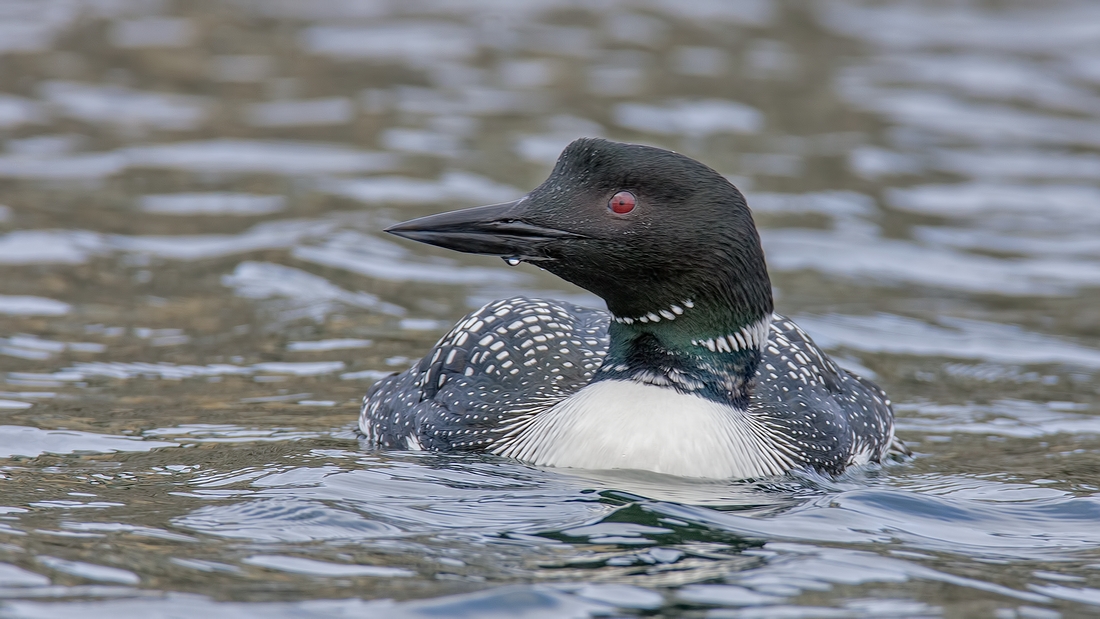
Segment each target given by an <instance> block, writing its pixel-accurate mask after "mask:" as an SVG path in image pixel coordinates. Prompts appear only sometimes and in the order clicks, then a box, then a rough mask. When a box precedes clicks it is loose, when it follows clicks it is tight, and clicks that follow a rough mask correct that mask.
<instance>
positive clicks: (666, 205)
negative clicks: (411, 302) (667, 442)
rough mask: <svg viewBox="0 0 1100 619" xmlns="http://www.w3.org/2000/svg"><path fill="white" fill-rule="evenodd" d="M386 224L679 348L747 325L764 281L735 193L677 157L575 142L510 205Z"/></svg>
mask: <svg viewBox="0 0 1100 619" xmlns="http://www.w3.org/2000/svg"><path fill="white" fill-rule="evenodd" d="M386 231H387V232H390V233H393V234H396V235H398V236H402V237H405V238H409V239H413V240H416V241H421V242H424V243H429V244H432V245H437V246H439V247H446V248H449V249H454V250H458V251H463V252H470V253H478V254H488V255H495V256H501V257H503V258H505V259H507V260H508V261H509V262H510V263H515V262H516V261H517V260H521V261H525V262H531V263H533V264H536V265H538V266H539V267H541V268H543V269H546V270H547V271H550V272H552V273H554V274H556V275H558V276H559V277H561V278H563V279H565V280H568V281H570V282H573V283H574V284H577V285H578V286H581V287H582V288H585V289H586V290H589V291H590V292H592V293H594V294H596V295H598V296H600V297H601V298H603V299H604V301H606V302H607V307H608V309H609V310H610V311H611V313H612V314H613V315H614V317H615V320H616V322H617V323H618V324H619V325H620V327H627V328H629V329H630V330H631V331H637V332H645V333H653V334H661V335H662V339H668V338H671V339H672V340H680V341H681V342H680V343H681V344H683V345H686V344H687V342H689V341H691V342H692V343H694V342H698V341H702V340H704V339H705V338H708V337H714V336H721V335H724V334H732V333H735V332H737V330H738V329H741V328H744V327H746V326H748V325H759V324H761V323H762V322H763V321H766V320H767V319H768V318H769V317H770V316H771V312H772V294H771V284H770V282H769V280H768V273H767V269H766V267H765V264H764V254H763V251H762V250H761V248H760V238H759V236H758V235H757V232H756V226H755V225H754V224H753V220H752V214H751V213H750V211H749V209H748V207H747V206H746V204H745V198H744V197H743V196H742V195H741V192H740V191H738V190H737V188H736V187H734V186H733V185H732V184H730V182H729V181H727V180H726V179H725V178H724V177H722V175H720V174H718V173H717V172H716V171H714V170H712V169H711V168H709V167H707V166H705V165H703V164H702V163H699V162H698V161H695V160H693V159H690V158H688V157H685V156H683V155H681V154H678V153H675V152H672V151H668V150H664V149H660V148H654V147H650V146H642V145H637V144H622V143H618V142H611V141H608V140H603V139H594V138H582V139H579V140H576V141H574V142H573V143H571V144H570V145H569V146H568V147H566V149H565V150H564V151H563V152H562V154H561V156H560V157H559V158H558V161H557V164H556V165H555V167H554V170H553V172H551V174H550V176H549V178H547V179H546V181H545V182H543V183H542V184H541V185H539V186H538V187H536V188H535V189H534V190H533V191H531V192H530V193H529V194H527V195H526V196H524V197H522V198H520V199H519V200H516V201H514V202H508V203H504V204H494V205H490V206H482V207H475V208H469V209H463V210H458V211H451V212H447V213H441V214H438V215H431V216H428V217H422V218H419V219H414V220H411V221H407V222H404V223H400V224H397V225H394V226H391V227H390V228H388V229H387V230H386Z"/></svg>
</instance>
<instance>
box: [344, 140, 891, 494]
mask: <svg viewBox="0 0 1100 619" xmlns="http://www.w3.org/2000/svg"><path fill="white" fill-rule="evenodd" d="M386 231H387V232H390V233H392V234H396V235H398V236H402V237H405V238H408V239H413V240H416V241H421V242H424V243H428V244H431V245H437V246H439V247H445V248H449V249H454V250H458V251H463V252H470V253H477V254H488V255H494V256H501V257H503V258H504V259H505V260H506V261H507V262H508V263H509V264H512V265H515V264H518V263H519V262H530V263H533V264H535V265H537V266H539V267H541V268H543V269H545V270H547V271H550V272H551V273H554V274H556V275H558V276H559V277H561V278H563V279H565V280H568V281H570V282H573V283H575V284H577V285H579V286H581V287H582V288H585V289H587V290H589V291H591V292H593V293H595V294H596V295H598V296H600V297H602V298H603V300H604V301H605V302H606V303H607V309H608V310H609V311H607V312H605V311H600V310H594V309H587V308H582V307H578V306H576V305H573V304H570V303H565V302H560V301H550V300H541V299H531V298H525V297H516V298H511V299H505V300H501V301H495V302H493V303H490V304H488V305H486V306H485V307H482V308H481V309H479V310H477V311H475V312H473V313H471V314H469V315H468V316H467V317H465V318H464V319H462V320H461V321H459V322H458V324H456V325H455V326H454V327H453V328H452V329H451V331H450V332H449V333H447V334H446V335H445V336H444V337H443V338H442V339H441V340H440V341H439V343H438V344H436V346H435V347H434V348H433V349H432V350H431V351H429V353H428V354H427V356H425V357H424V358H423V359H422V360H421V361H420V362H419V363H417V364H415V365H413V366H412V367H411V368H409V369H408V370H406V371H404V372H402V373H400V374H397V375H392V376H389V377H387V378H384V379H382V380H381V381H379V382H378V383H376V384H375V385H373V386H372V387H371V389H370V390H369V391H368V392H367V395H366V396H365V397H364V398H363V408H362V411H361V412H360V416H359V428H360V430H361V431H362V432H363V434H364V435H365V436H366V438H367V441H368V442H369V443H370V444H372V445H373V446H376V447H388V448H398V449H423V450H436V451H475V452H488V453H492V454H498V455H501V456H509V457H513V458H516V459H519V460H521V461H524V462H528V463H531V464H535V465H544V466H560V467H575V468H587V469H642V470H648V471H655V472H659V473H666V474H671V475H679V476H685V477H701V478H737V479H745V478H759V477H765V476H770V475H780V474H784V473H787V472H789V471H791V470H795V469H813V470H817V471H819V472H823V473H827V474H836V473H840V472H841V471H843V470H844V469H845V468H846V467H848V466H851V465H856V464H864V463H868V462H879V461H881V460H882V459H883V458H885V457H886V456H887V455H888V454H889V453H891V452H897V453H907V450H906V448H905V446H904V445H903V444H902V443H901V442H900V441H899V440H898V439H896V438H895V437H894V419H893V411H892V409H891V407H890V400H889V399H888V398H887V396H886V394H885V393H884V392H883V391H882V389H880V388H879V387H878V386H877V385H875V384H873V383H871V382H870V381H868V380H866V379H863V378H860V377H858V376H856V375H854V374H851V373H849V372H846V371H845V370H843V369H841V368H839V367H837V365H836V364H835V363H833V362H832V361H831V360H830V359H829V358H828V357H827V356H826V355H825V353H824V352H823V351H822V350H821V349H820V348H818V347H817V346H816V345H815V344H814V343H813V341H811V340H810V338H809V336H807V335H806V334H805V333H804V332H803V331H802V330H801V329H799V328H798V327H797V326H796V325H795V324H794V322H792V321H791V320H790V319H788V318H785V317H783V316H780V315H779V314H775V313H773V311H772V289H771V283H770V281H769V279H768V272H767V269H766V267H765V265H764V254H763V251H762V250H761V248H760V238H759V236H758V235H757V232H756V226H755V225H754V223H753V220H752V215H751V213H750V211H749V208H748V206H747V205H746V203H745V199H744V197H743V196H742V195H741V192H740V191H738V190H737V188H736V187H734V186H733V185H732V184H730V182H729V181H727V180H726V179H725V178H724V177H722V176H721V175H720V174H718V173H717V172H715V171H714V170H712V169H711V168H709V167H707V166H705V165H703V164H702V163H699V162H697V161H695V160H693V159H690V158H688V157H685V156H683V155H680V154H677V153H674V152H671V151H667V150H662V149H659V148H654V147H649V146H640V145H636V144H621V143H617V142H611V141H607V140H602V139H594V138H582V139H579V140H576V141H574V142H573V143H571V144H570V145H569V146H568V147H566V149H565V150H564V151H563V152H562V154H561V156H560V157H559V158H558V161H557V164H556V165H555V167H554V170H553V172H551V174H550V176H549V178H548V179H547V180H546V181H545V182H543V183H542V184H541V185H539V186H538V187H537V188H535V189H534V190H533V191H531V193H529V194H527V195H526V196H524V197H522V198H520V199H518V200H516V201H514V202H508V203H504V204H494V205H490V206H482V207H476V208H469V209H463V210H459V211H452V212H447V213H441V214H438V215H431V216H428V217H421V218H419V219H414V220H411V221H407V222H404V223H400V224H397V225H394V226H391V227H389V228H387V229H386Z"/></svg>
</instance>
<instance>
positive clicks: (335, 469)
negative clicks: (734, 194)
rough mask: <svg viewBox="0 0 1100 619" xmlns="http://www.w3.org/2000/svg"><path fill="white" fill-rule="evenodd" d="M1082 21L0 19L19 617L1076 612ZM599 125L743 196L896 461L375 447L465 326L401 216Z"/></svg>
mask: <svg viewBox="0 0 1100 619" xmlns="http://www.w3.org/2000/svg"><path fill="white" fill-rule="evenodd" d="M1097 24H1100V7H1098V6H1097V5H1096V4H1095V3H1092V2H1087V1H1084V0H1078V1H1075V0H1059V1H1057V2H1053V1H1052V2H1045V3H1043V4H1042V6H1037V5H1032V4H1028V3H1017V2H1008V1H1004V2H1000V1H998V2H980V1H978V0H973V1H969V0H967V1H959V2H942V3H941V2H921V3H916V2H906V1H902V0H890V1H884V2H878V1H876V2H871V1H866V2H865V1H860V0H829V1H825V2H813V3H811V2H799V1H783V0H745V1H739V2H720V1H703V0H700V1H695V2H683V1H679V2H671V1H665V0H645V1H638V2H625V1H615V0H612V1H607V2H599V3H581V2H572V1H570V0H540V1H539V2H494V1H481V2H474V1H472V0H471V1H455V2H439V1H433V0H415V1H401V2H389V1H384V0H378V1H362V2H359V1H350V0H324V1H314V2H293V1H251V0H222V1H214V0H211V1H209V2H199V3H188V2H178V3H173V2H167V1H161V0H118V1H112V2H103V1H100V0H95V1H92V0H52V1H51V0H40V1H30V0H9V1H8V2H4V3H2V4H0V204H2V206H0V272H2V273H3V277H2V278H0V381H2V382H0V488H2V489H3V491H2V492H0V616H3V617H12V618H32V617H58V616H80V617H110V618H111V619H118V618H125V617H135V618H136V617H151V616H199V615H202V616H208V617H212V618H222V617H253V616H259V615H263V616H268V617H292V616H293V617H298V616H305V615H308V616H317V617H347V616H357V617H427V616H437V617H438V616H447V617H493V616H497V617H517V616H523V617H585V616H605V615H626V616H630V615H655V614H656V615H664V616H699V617H702V616H708V617H710V616H713V617H853V616H865V617H893V616H897V617H936V616H948V617H984V616H988V617H998V618H1002V619H1005V618H1012V617H1022V618H1049V617H1058V616H1067V617H1071V616H1090V615H1093V614H1096V613H1100V488H1098V486H1100V437H1098V434H1100V418H1098V417H1097V414H1096V413H1097V389H1096V378H1097V374H1098V372H1100V314H1098V313H1097V311H1096V309H1095V308H1096V307H1098V306H1100V294H1098V290H1100V242H1098V241H1097V239H1100V182H1098V180H1097V179H1098V178H1100V26H1098V25H1097ZM583 135H589V136H591V135H596V136H606V137H610V138H614V139H619V140H629V141H638V142H645V143H649V144H655V145H660V146H664V147H668V148H673V149H676V150H679V151H681V152H683V153H685V154H688V155H689V156H692V157H696V158H698V159H701V160H703V161H705V162H707V163H708V164H710V165H711V166H713V167H714V168H715V169H717V170H718V171H719V172H721V173H723V174H725V175H728V176H729V178H730V179H731V180H733V182H735V183H736V184H737V185H738V186H739V187H740V188H741V189H742V190H743V191H744V192H745V193H746V195H747V196H748V199H749V203H750V205H751V206H752V207H753V209H754V212H755V215H756V218H757V221H758V223H759V225H760V227H761V235H762V238H763V242H764V245H765V250H766V252H767V259H768V263H769V266H770V268H771V271H772V278H773V282H774V284H775V287H776V296H777V305H778V308H779V309H780V311H782V312H784V313H786V314H788V315H791V316H794V317H796V318H797V320H798V321H799V323H800V324H801V325H802V326H804V327H805V328H806V329H807V331H809V332H810V334H811V335H812V336H814V337H815V338H816V339H817V341H818V342H819V343H820V344H822V345H823V346H825V347H826V348H827V349H829V351H830V352H831V353H832V354H833V355H834V356H835V358H837V359H838V360H839V361H840V362H841V363H843V364H844V365H845V366H846V367H849V368H852V369H854V370H855V371H858V372H860V373H863V374H864V375H867V376H869V377H872V378H874V379H875V380H876V381H878V382H879V383H881V384H882V385H883V386H884V387H885V388H886V389H887V391H888V392H889V393H890V394H891V396H892V397H893V399H894V401H895V402H896V403H897V404H896V408H897V412H898V427H899V433H900V435H901V436H902V437H903V438H904V439H905V440H906V441H907V442H908V443H909V445H911V446H912V447H913V449H914V451H915V452H916V453H917V456H916V458H915V459H913V460H912V461H909V462H905V463H900V464H893V465H889V466H887V467H884V468H869V469H863V470H858V471H853V472H850V473H848V474H846V475H845V476H843V477H841V478H839V479H825V478H818V477H814V476H805V475H803V476H798V477H792V478H785V479H773V480H761V481H757V482H752V483H743V482H700V481H691V480H682V479H675V478H666V477H662V476H658V475H650V474H643V473H632V472H617V473H592V472H583V471H567V470H551V469H547V470H543V469H537V468H532V467H528V466H524V465H520V464H517V463H514V462H511V461H506V460H501V459H498V458H492V457H478V456H469V455H441V454H425V453H404V452H388V453H375V452H372V451H370V450H368V449H366V448H365V447H364V446H363V445H361V444H360V443H359V439H358V438H357V436H356V434H355V432H354V425H355V417H356V412H357V403H358V401H359V398H360V397H361V396H362V394H363V392H364V391H365V390H366V388H367V387H368V386H369V385H370V384H371V383H372V381H374V380H377V379H378V378H379V377H381V376H385V375H386V374H388V373H390V372H392V371H395V370H400V369H403V368H404V367H407V365H408V364H409V363H410V362H412V361H413V360H415V359H417V358H418V357H419V356H420V355H421V354H422V353H423V352H424V351H425V350H426V349H427V348H428V347H429V346H430V345H431V344H432V343H433V342H434V341H435V340H436V339H437V338H439V337H440V336H441V335H442V334H443V333H444V332H445V330H446V329H447V328H448V327H449V326H450V325H451V324H453V322H454V321H455V320H457V319H458V318H459V317H461V316H462V315H463V314H464V313H465V312H467V311H469V310H470V309H472V308H474V307H477V306H478V305H480V304H482V303H484V302H487V301H489V300H492V299H496V298H500V297H502V296H506V295H511V294H528V295H546V296H552V297H555V298H561V299H568V300H572V301H575V302H579V303H585V304H596V305H598V304H599V303H600V302H599V300H598V299H595V298H594V297H592V296H591V295H590V294H588V293H586V292H584V291H582V290H579V289H576V288H573V287H570V286H569V285H567V284H564V283H562V282H561V281H559V280H557V279H555V278H553V277H551V276H549V275H547V274H544V273H542V272H540V271H538V270H536V269H534V268H532V267H530V266H521V267H518V268H509V267H508V266H507V265H505V264H504V263H503V262H501V261H499V260H495V259H489V258H480V257H471V256H464V255H457V254H451V253H446V252H443V251H437V250H435V249H432V248H428V247H425V246H416V245H412V244H408V243H405V242H403V241H400V240H396V239H394V238H392V237H386V236H384V235H383V234H381V233H380V230H381V229H382V228H383V227H385V226H386V225H387V224H389V223H392V222H395V221H400V220H404V219H408V218H411V217H416V216H421V215H426V214H430V213H434V212H439V211H443V210H448V209H452V208H456V207H460V206H468V205H475V204H482V203H490V202H499V201H503V200H508V199H512V198H514V197H516V196H519V195H522V194H523V192H524V191H526V190H528V189H530V188H531V187H533V186H534V185H535V184H537V183H538V182H540V181H541V180H542V179H543V178H544V177H545V175H546V173H547V172H548V170H549V168H550V166H551V165H552V164H553V161H554V158H555V157H556V156H557V154H558V152H559V151H560V150H561V148H562V147H563V146H564V145H565V144H567V143H568V142H569V141H570V140H571V139H573V138H575V137H579V136H583Z"/></svg>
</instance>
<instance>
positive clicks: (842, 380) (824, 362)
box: [749, 314, 905, 473]
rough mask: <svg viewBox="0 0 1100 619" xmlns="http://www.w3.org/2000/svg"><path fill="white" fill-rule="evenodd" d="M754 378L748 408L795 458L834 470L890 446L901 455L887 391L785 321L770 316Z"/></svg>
mask: <svg viewBox="0 0 1100 619" xmlns="http://www.w3.org/2000/svg"><path fill="white" fill-rule="evenodd" d="M757 380H758V382H757V386H756V389H755V391H754V393H753V397H752V401H751V402H750V405H749V412H750V413H751V414H752V415H753V416H754V417H755V418H756V419H758V420H760V421H761V423H764V424H767V425H768V426H770V427H771V428H773V429H774V430H775V431H776V436H778V437H780V441H779V442H780V443H781V446H782V448H784V450H785V451H787V452H788V454H789V455H790V456H791V458H792V460H794V461H795V462H801V463H805V464H807V465H808V464H809V463H813V468H816V469H818V470H821V471H824V472H828V473H839V472H841V471H843V470H844V468H845V467H847V466H848V465H850V464H860V463H866V462H878V461H880V460H881V459H882V458H883V457H884V456H885V455H886V454H887V451H888V450H890V449H892V448H893V449H895V450H901V451H902V452H903V453H904V452H905V447H904V445H902V444H901V442H900V441H897V440H896V439H894V427H893V426H894V413H893V410H892V409H891V408H890V400H889V398H888V397H887V396H886V393H885V392H884V391H883V390H882V389H881V388H879V386H878V385H876V384H874V383H873V382H871V381H869V380H867V379H865V378H861V377H859V376H856V375H854V374H851V373H849V372H848V371H846V370H844V369H843V368H840V367H838V366H837V365H836V363H834V362H833V361H832V359H830V358H829V357H828V355H826V354H825V352H824V351H822V350H821V349H820V348H818V346H817V344H814V342H813V340H811V339H810V336H809V335H807V334H806V332H804V331H803V330H802V329H800V328H799V327H798V325H796V324H795V323H794V322H793V321H791V320H790V319H789V318H786V317H784V316H781V315H779V314H775V315H774V316H773V318H772V324H771V330H770V332H769V334H768V342H767V344H766V345H765V346H764V350H763V356H762V359H761V362H760V367H759V368H758V369H757ZM895 443H896V445H897V447H894V444H895Z"/></svg>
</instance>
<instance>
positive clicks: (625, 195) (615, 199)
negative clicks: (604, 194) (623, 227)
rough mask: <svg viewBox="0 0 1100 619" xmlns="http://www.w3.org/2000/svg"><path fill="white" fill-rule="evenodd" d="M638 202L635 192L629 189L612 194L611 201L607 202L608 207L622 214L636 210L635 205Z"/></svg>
mask: <svg viewBox="0 0 1100 619" xmlns="http://www.w3.org/2000/svg"><path fill="white" fill-rule="evenodd" d="M636 203H637V199H636V198H635V197H634V194H632V193H630V192H629V191H620V192H619V193H617V194H615V195H613V196H611V201H609V202H608V203H607V208H609V209H611V211H612V212H615V213H618V214H620V215H625V214H627V213H629V212H630V211H633V210H634V205H635V204H636Z"/></svg>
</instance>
